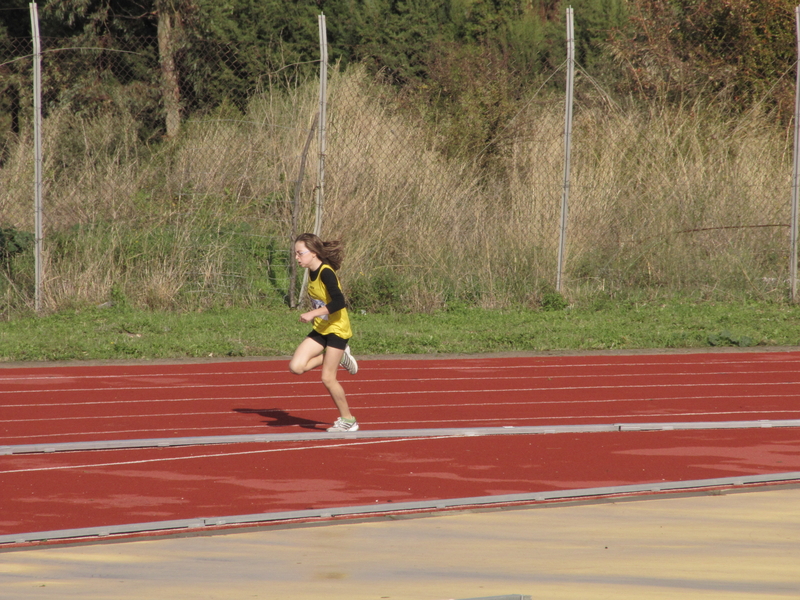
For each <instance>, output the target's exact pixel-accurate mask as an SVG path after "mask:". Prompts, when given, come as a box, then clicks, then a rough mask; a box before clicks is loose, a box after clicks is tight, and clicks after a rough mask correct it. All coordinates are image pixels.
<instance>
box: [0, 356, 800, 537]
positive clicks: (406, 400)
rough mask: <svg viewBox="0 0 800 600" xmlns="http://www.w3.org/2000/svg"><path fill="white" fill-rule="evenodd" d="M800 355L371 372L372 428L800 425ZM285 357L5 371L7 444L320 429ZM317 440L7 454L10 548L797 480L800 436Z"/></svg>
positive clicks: (0, 480) (356, 390)
mask: <svg viewBox="0 0 800 600" xmlns="http://www.w3.org/2000/svg"><path fill="white" fill-rule="evenodd" d="M798 367H800V353H798V352H760V353H755V352H754V353H723V354H679V355H666V354H665V355H626V356H591V357H585V356H584V357H577V356H572V357H527V358H479V359H462V360H452V359H447V360H384V359H382V360H363V361H361V370H360V371H359V373H358V375H356V376H355V377H352V378H351V377H349V376H348V375H347V374H346V373H344V371H342V373H343V375H342V378H341V379H342V381H343V384H344V385H345V389H346V391H347V393H348V398H349V400H350V403H351V405H352V407H353V410H354V413H355V414H357V416H358V417H359V420H360V422H361V423H362V425H363V426H364V429H365V430H386V429H393V430H396V429H424V428H443V427H460V428H464V427H484V426H498V425H513V426H529V425H576V424H598V423H602V424H608V423H630V422H637V423H642V422H650V423H652V422H697V421H704V422H707V421H752V420H756V419H771V420H786V419H798V418H800V402H798V396H800V370H798ZM318 377H319V375H318V373H309V374H307V375H305V376H303V377H294V376H290V375H289V374H288V372H286V364H285V362H283V361H252V362H229V363H205V364H183V365H147V366H143V365H134V366H130V365H129V366H100V367H98V366H85V367H57V366H52V367H43V368H23V369H20V368H10V369H3V370H2V371H0V384H1V385H2V389H0V396H1V397H2V401H0V432H1V434H0V446H3V445H7V446H10V445H19V444H33V443H57V442H73V441H89V440H123V439H140V438H161V437H186V436H211V435H237V434H238V435H243V434H263V433H265V432H281V433H290V432H297V433H302V432H305V433H311V431H312V430H319V429H321V428H324V427H326V426H327V424H328V423H329V422H330V421H331V420H332V418H333V417H334V416H335V411H334V409H333V408H332V405H331V401H330V399H329V398H328V397H327V395H326V394H325V393H324V389H323V388H322V385H321V383H320V382H319V380H318ZM409 434H410V435H409V436H408V437H403V438H392V439H352V440H339V439H330V438H327V439H326V437H327V436H326V435H325V434H323V433H321V434H320V436H319V439H317V438H316V436H315V435H313V434H312V435H311V436H310V439H308V440H303V441H293V442H284V441H275V442H268V443H241V444H226V445H223V446H192V447H181V448H152V449H136V450H131V449H127V450H104V451H97V450H94V451H80V452H64V453H51V454H27V455H22V454H21V455H1V456H0V488H1V489H2V496H1V497H2V500H0V508H1V509H2V510H0V536H2V535H10V534H19V533H25V532H33V531H51V530H59V529H75V528H90V527H102V526H109V525H116V524H127V523H138V522H153V521H169V520H175V519H194V518H203V517H207V518H208V517H218V516H226V515H242V514H255V513H273V512H280V511H296V510H307V509H319V508H330V507H344V506H362V505H368V504H372V503H379V504H382V503H400V502H411V501H420V500H432V499H434V500H435V499H450V498H473V497H479V496H502V495H508V494H521V493H534V492H545V491H548V490H564V489H567V490H569V489H583V488H596V487H606V486H619V485H629V484H641V483H658V482H662V481H689V480H698V479H711V478H719V477H729V476H738V475H754V474H774V473H786V472H792V471H798V470H800V436H799V435H798V430H797V429H791V428H790V429H777V428H772V429H737V430H700V431H662V432H649V433H645V432H612V433H558V434H546V435H530V434H528V435H508V436H493V437H489V436H482V437H441V438H420V437H414V436H413V432H411V431H409Z"/></svg>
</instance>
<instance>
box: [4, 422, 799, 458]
mask: <svg viewBox="0 0 800 600" xmlns="http://www.w3.org/2000/svg"><path fill="white" fill-rule="evenodd" d="M771 427H800V419H790V420H761V421H689V422H675V423H614V424H605V425H604V424H600V425H560V426H543V427H473V428H469V427H463V428H459V427H455V428H444V429H386V430H375V431H357V432H355V433H327V432H317V433H273V434H256V435H218V436H198V437H179V438H152V439H139V440H108V441H93V442H68V443H60V444H22V445H14V446H0V455H6V454H37V453H51V452H79V451H84V450H120V449H126V448H169V447H179V446H210V445H215V444H246V443H257V442H312V441H313V442H319V441H324V440H341V439H347V440H353V439H356V440H364V439H390V438H426V437H483V436H492V435H538V434H552V433H599V432H614V431H680V430H689V429H759V428H760V429H765V428H771Z"/></svg>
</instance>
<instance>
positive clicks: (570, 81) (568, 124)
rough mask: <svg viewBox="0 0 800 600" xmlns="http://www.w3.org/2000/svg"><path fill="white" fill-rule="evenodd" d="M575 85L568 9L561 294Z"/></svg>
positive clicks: (558, 286)
mask: <svg viewBox="0 0 800 600" xmlns="http://www.w3.org/2000/svg"><path fill="white" fill-rule="evenodd" d="M574 83H575V27H574V24H573V16H572V7H571V6H570V7H568V8H567V98H566V111H565V112H566V114H565V116H564V192H563V195H562V198H561V233H560V235H559V244H558V275H557V277H556V291H558V292H561V277H562V274H563V272H564V254H565V253H564V250H565V248H566V243H567V214H568V205H569V176H570V151H571V144H572V93H573V86H574Z"/></svg>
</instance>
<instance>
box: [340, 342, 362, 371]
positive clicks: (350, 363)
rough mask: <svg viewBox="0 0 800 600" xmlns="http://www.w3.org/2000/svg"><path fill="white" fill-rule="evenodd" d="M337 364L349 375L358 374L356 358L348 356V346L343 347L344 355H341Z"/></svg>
mask: <svg viewBox="0 0 800 600" xmlns="http://www.w3.org/2000/svg"><path fill="white" fill-rule="evenodd" d="M339 364H340V365H342V366H343V367H344V368H345V369H347V372H348V373H350V375H355V374H356V373H358V363H357V362H356V358H355V357H354V356H353V355H352V354H350V344H348V345H347V346H345V347H344V354H342V360H340V361H339Z"/></svg>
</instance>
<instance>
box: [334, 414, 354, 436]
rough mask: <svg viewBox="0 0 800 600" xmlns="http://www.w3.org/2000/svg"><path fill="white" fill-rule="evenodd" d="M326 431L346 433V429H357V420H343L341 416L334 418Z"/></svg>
mask: <svg viewBox="0 0 800 600" xmlns="http://www.w3.org/2000/svg"><path fill="white" fill-rule="evenodd" d="M328 431H330V432H331V433H346V432H348V431H358V422H357V421H353V422H352V423H351V422H349V421H345V420H344V419H343V418H342V417H339V418H338V419H336V422H335V423H334V424H333V427H328Z"/></svg>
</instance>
